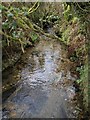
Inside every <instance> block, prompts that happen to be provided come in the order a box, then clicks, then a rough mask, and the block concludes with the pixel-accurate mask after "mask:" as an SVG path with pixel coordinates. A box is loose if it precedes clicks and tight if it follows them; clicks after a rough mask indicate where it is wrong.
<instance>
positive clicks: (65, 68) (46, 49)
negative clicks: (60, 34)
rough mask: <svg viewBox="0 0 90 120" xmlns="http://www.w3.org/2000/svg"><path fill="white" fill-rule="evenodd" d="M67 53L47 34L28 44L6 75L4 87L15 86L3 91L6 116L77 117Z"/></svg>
mask: <svg viewBox="0 0 90 120" xmlns="http://www.w3.org/2000/svg"><path fill="white" fill-rule="evenodd" d="M66 56H67V52H65V50H64V49H63V48H62V46H61V45H60V42H59V41H56V40H51V39H47V38H46V39H44V38H43V40H42V41H40V42H39V43H38V44H37V45H36V47H33V48H31V49H30V48H28V49H27V50H26V53H25V54H24V55H22V58H21V60H20V62H19V63H18V64H17V65H16V66H15V67H14V68H13V69H12V70H11V71H9V74H8V75H7V74H5V75H3V76H4V77H3V81H5V82H4V83H3V89H4V90H5V89H6V87H8V85H9V84H11V85H10V86H11V89H12V90H11V91H10V90H7V91H5V92H4V93H5V95H7V99H5V100H4V102H3V118H74V117H76V116H77V111H76V109H75V105H74V104H73V102H72V99H73V97H74V96H75V88H74V87H73V81H74V80H75V78H74V77H72V76H71V73H70V71H69V69H70V64H69V63H68V62H67V57H66ZM6 75H7V76H6ZM5 76H6V77H5ZM14 88H15V90H13V89H14ZM9 93H10V94H9ZM8 94H9V95H8ZM5 95H3V99H4V98H5Z"/></svg>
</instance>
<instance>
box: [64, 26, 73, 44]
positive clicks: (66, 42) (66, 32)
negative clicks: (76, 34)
mask: <svg viewBox="0 0 90 120" xmlns="http://www.w3.org/2000/svg"><path fill="white" fill-rule="evenodd" d="M70 31H71V28H70V27H67V28H66V30H65V31H63V32H62V41H63V42H64V43H65V44H66V45H68V44H69V40H70Z"/></svg>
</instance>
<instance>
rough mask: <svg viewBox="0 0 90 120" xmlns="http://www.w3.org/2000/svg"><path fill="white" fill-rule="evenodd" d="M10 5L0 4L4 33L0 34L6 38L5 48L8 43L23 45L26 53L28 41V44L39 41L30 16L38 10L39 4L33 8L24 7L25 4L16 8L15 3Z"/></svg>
mask: <svg viewBox="0 0 90 120" xmlns="http://www.w3.org/2000/svg"><path fill="white" fill-rule="evenodd" d="M10 4H11V3H9V4H5V3H3V4H0V10H1V11H2V31H0V33H1V34H2V35H3V38H4V39H3V41H4V42H3V43H4V44H3V47H4V45H5V46H6V44H7V43H9V44H10V43H12V42H17V43H19V44H20V45H21V49H22V51H23V52H24V46H25V45H26V44H27V40H30V41H29V42H28V43H30V42H32V43H33V42H34V41H36V39H37V35H36V34H35V33H34V28H33V25H32V24H33V23H32V22H31V20H30V19H29V18H28V16H30V14H31V13H33V12H34V11H35V10H37V8H38V7H39V3H38V2H36V3H34V4H33V6H32V7H29V6H23V3H20V5H21V6H20V7H18V6H17V5H16V6H15V5H14V4H13V3H12V4H11V5H10ZM30 4H31V3H30ZM29 33H31V34H29ZM33 33H34V34H33ZM30 35H31V36H30ZM5 42H6V44H5ZM9 44H7V45H9ZM30 44H31V43H30Z"/></svg>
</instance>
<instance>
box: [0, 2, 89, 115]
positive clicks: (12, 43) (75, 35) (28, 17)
mask: <svg viewBox="0 0 90 120" xmlns="http://www.w3.org/2000/svg"><path fill="white" fill-rule="evenodd" d="M43 6H44V7H43ZM61 6H62V7H61ZM0 10H1V11H2V31H0V33H1V34H2V49H3V59H7V58H8V59H9V62H11V61H12V59H13V54H16V53H22V52H23V53H24V52H25V48H26V47H31V46H33V45H34V43H35V42H36V41H38V40H39V39H40V34H41V33H42V34H44V35H47V36H48V37H52V36H50V35H48V34H46V33H45V32H44V30H45V29H46V28H47V27H53V30H54V32H55V34H56V36H54V37H56V38H57V39H58V40H60V41H61V42H63V43H64V44H65V45H66V46H67V50H68V58H69V59H70V60H71V61H72V63H73V65H74V67H71V71H72V73H75V74H76V75H77V81H76V84H79V86H80V90H81V91H80V96H81V95H82V96H83V101H82V102H83V106H84V107H83V110H84V111H85V114H86V113H89V111H90V106H89V101H90V88H89V84H90V80H89V78H88V74H89V72H88V69H89V68H88V65H89V64H88V51H89V48H90V45H89V38H90V35H89V32H90V27H89V25H90V3H88V2H87V3H82V2H81V3H76V2H75V3H62V4H61V3H55V4H54V3H52V4H51V3H50V4H48V3H39V2H36V3H30V4H28V3H22V2H21V3H19V4H18V3H2V5H0ZM16 49H17V50H16ZM14 57H15V56H14ZM4 62H5V60H4ZM3 66H4V67H3V70H4V69H5V68H7V65H5V63H3ZM81 104H82V103H81Z"/></svg>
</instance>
